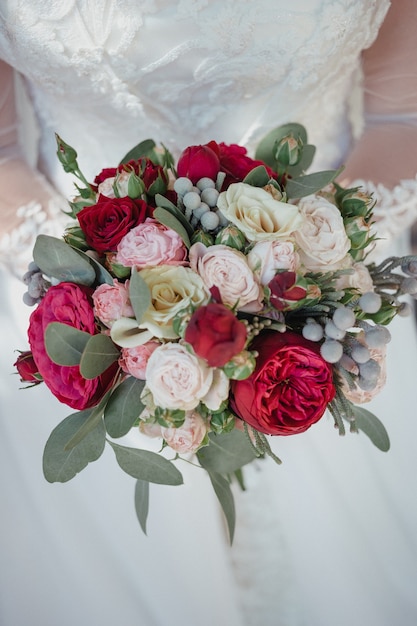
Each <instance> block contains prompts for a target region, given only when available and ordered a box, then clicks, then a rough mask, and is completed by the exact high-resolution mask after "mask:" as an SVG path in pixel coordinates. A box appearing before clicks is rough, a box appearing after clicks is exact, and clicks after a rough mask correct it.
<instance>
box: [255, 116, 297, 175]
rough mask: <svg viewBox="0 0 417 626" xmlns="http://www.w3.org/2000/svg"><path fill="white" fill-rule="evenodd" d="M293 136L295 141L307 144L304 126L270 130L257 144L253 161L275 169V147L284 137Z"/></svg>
mask: <svg viewBox="0 0 417 626" xmlns="http://www.w3.org/2000/svg"><path fill="white" fill-rule="evenodd" d="M291 133H292V134H293V136H294V137H295V138H296V139H301V141H302V142H303V144H306V143H307V132H306V129H305V128H304V126H302V125H301V124H296V123H294V124H292V123H291V124H284V125H283V126H278V127H277V128H274V129H273V130H271V131H270V132H269V133H268V134H267V135H265V137H264V138H263V139H261V141H260V142H259V144H258V147H257V149H256V154H255V159H259V160H260V161H263V162H264V163H266V165H269V167H272V168H273V169H275V168H276V164H277V163H276V160H275V156H274V154H275V145H276V143H277V142H278V141H281V139H283V138H284V137H286V136H287V135H289V134H291Z"/></svg>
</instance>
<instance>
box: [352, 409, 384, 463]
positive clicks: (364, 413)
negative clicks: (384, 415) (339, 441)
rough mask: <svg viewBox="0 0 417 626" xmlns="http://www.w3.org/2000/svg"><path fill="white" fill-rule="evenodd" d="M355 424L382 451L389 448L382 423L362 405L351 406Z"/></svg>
mask: <svg viewBox="0 0 417 626" xmlns="http://www.w3.org/2000/svg"><path fill="white" fill-rule="evenodd" d="M353 414H354V417H355V423H356V426H357V427H358V428H359V430H361V431H362V432H364V433H365V435H368V437H369V439H370V440H371V441H372V443H373V444H374V445H375V446H376V447H377V448H378V449H379V450H381V451H382V452H388V450H389V449H390V440H389V436H388V433H387V431H386V429H385V426H384V425H383V423H382V422H381V421H380V420H379V419H378V418H377V417H376V415H374V414H373V413H371V412H370V411H368V410H367V409H363V408H362V407H359V406H356V405H354V406H353Z"/></svg>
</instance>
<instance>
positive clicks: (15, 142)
mask: <svg viewBox="0 0 417 626" xmlns="http://www.w3.org/2000/svg"><path fill="white" fill-rule="evenodd" d="M0 84H1V91H0V216H1V220H0V263H1V265H7V266H8V268H9V269H10V270H11V271H13V272H14V273H15V274H16V275H18V276H21V275H22V273H23V272H24V271H25V268H26V266H27V264H28V262H29V261H30V259H31V251H32V248H33V244H34V241H35V238H36V236H37V234H38V233H39V232H43V233H50V234H58V232H62V227H63V223H64V214H63V212H62V208H64V207H65V201H64V200H63V199H62V198H61V197H60V196H59V194H57V193H56V192H55V191H54V189H53V188H52V187H51V185H50V184H49V183H48V182H47V181H46V179H45V178H44V177H43V176H42V175H41V174H40V173H39V172H37V171H36V170H35V169H33V168H32V167H31V166H30V165H29V164H28V162H27V160H26V159H25V155H24V151H23V150H22V148H21V147H20V142H19V132H18V131H19V119H18V115H17V112H16V98H15V74H14V71H13V69H12V68H11V67H10V66H8V65H7V64H5V63H4V62H2V61H0Z"/></svg>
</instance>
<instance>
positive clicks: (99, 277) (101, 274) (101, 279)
mask: <svg viewBox="0 0 417 626" xmlns="http://www.w3.org/2000/svg"><path fill="white" fill-rule="evenodd" d="M78 254H80V255H82V256H83V257H84V258H85V259H86V260H87V261H88V263H90V265H92V267H93V269H94V271H95V274H96V280H95V282H97V283H98V284H99V285H102V284H103V283H106V284H107V285H112V286H113V276H112V275H111V274H110V272H108V271H107V270H106V268H105V267H104V265H102V264H101V263H99V262H98V261H96V259H93V258H92V257H90V256H88V254H85V252H83V251H82V250H78Z"/></svg>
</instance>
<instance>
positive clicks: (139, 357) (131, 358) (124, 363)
mask: <svg viewBox="0 0 417 626" xmlns="http://www.w3.org/2000/svg"><path fill="white" fill-rule="evenodd" d="M160 345H161V344H160V343H159V342H158V341H147V342H146V343H144V344H142V345H141V346H135V347H134V348H123V349H122V353H121V355H120V358H119V365H120V367H121V368H122V370H123V371H124V372H126V374H130V375H131V376H134V377H135V378H140V379H141V380H145V379H146V366H147V364H148V361H149V357H150V356H151V354H152V352H153V351H154V350H155V349H156V348H157V347H158V346H160Z"/></svg>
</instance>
